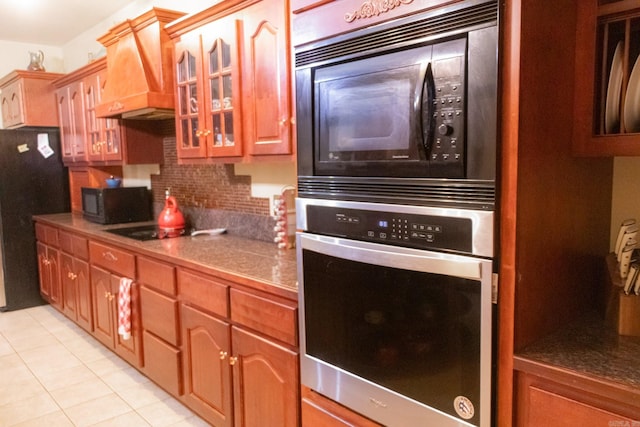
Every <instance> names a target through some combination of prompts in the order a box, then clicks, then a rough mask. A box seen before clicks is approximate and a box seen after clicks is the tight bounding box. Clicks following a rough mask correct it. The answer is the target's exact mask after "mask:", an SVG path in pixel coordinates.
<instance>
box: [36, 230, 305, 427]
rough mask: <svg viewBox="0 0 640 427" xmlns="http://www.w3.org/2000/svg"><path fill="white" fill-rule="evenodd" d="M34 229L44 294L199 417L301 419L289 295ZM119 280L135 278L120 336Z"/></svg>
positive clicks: (294, 422)
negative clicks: (127, 323)
mask: <svg viewBox="0 0 640 427" xmlns="http://www.w3.org/2000/svg"><path fill="white" fill-rule="evenodd" d="M36 230H37V239H38V242H37V249H38V259H39V265H40V281H41V288H42V294H43V296H45V298H47V300H48V301H49V302H51V303H52V304H54V306H55V307H56V308H57V309H58V310H60V311H61V312H63V313H64V314H65V315H66V316H67V317H69V318H70V319H72V320H74V321H75V322H77V323H78V324H79V325H81V326H82V327H83V328H85V329H86V330H87V331H89V332H91V334H92V335H93V336H94V337H95V338H96V339H97V340H98V341H100V342H101V343H102V344H104V345H105V346H107V347H108V348H110V349H111V350H113V351H114V352H115V353H116V354H118V355H119V356H120V357H121V358H122V359H124V360H126V361H127V362H129V363H130V364H131V365H132V366H134V367H135V368H136V369H138V370H139V371H141V372H142V373H143V374H145V375H146V376H147V377H149V378H150V379H151V380H152V381H154V382H155V383H156V384H158V385H159V386H160V387H162V388H164V389H165V390H166V391H167V392H169V393H170V394H172V395H173V396H174V397H176V398H177V399H179V400H180V401H181V402H183V403H184V404H185V405H186V406H188V407H189V408H190V409H192V410H193V411H194V412H195V413H197V414H199V415H200V416H201V417H202V418H203V419H204V420H206V421H207V422H209V423H210V424H212V425H213V426H215V427H235V426H238V427H240V426H242V427H298V426H300V403H299V402H300V389H299V384H300V381H299V370H300V368H299V357H298V332H297V303H296V301H295V300H291V299H287V298H284V297H281V296H275V295H271V294H269V293H267V292H265V291H261V290H255V289H252V288H250V287H247V286H246V285H241V284H239V283H235V282H233V281H229V280H223V279H219V278H217V277H214V276H212V275H209V274H206V273H203V272H201V271H192V270H190V269H187V268H185V267H182V266H176V265H173V264H171V263H170V259H167V258H163V259H162V260H158V259H155V258H152V257H149V256H147V255H143V254H140V253H137V252H135V248H133V249H131V250H129V249H124V248H123V247H120V246H115V245H112V244H110V243H105V242H103V241H101V240H94V239H92V238H91V237H90V236H89V237H83V236H82V235H80V234H79V233H76V232H74V231H71V230H67V229H60V230H59V229H57V228H55V227H51V226H49V225H42V224H36ZM58 233H59V236H60V239H59V242H58ZM127 248H128V246H127ZM121 278H131V279H133V280H134V282H133V284H132V286H131V337H130V338H129V339H127V340H125V339H123V338H122V337H121V336H120V335H119V334H118V293H119V292H120V283H121Z"/></svg>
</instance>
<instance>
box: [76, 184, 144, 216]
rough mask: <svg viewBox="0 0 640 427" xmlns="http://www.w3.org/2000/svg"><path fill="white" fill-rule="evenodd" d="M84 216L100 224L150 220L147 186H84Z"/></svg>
mask: <svg viewBox="0 0 640 427" xmlns="http://www.w3.org/2000/svg"><path fill="white" fill-rule="evenodd" d="M81 191H82V216H83V217H84V218H85V219H87V220H89V221H91V222H97V223H99V224H119V223H126V222H137V221H148V220H150V219H151V218H152V215H151V212H152V209H151V198H150V195H149V190H148V189H147V187H117V188H92V187H82V189H81Z"/></svg>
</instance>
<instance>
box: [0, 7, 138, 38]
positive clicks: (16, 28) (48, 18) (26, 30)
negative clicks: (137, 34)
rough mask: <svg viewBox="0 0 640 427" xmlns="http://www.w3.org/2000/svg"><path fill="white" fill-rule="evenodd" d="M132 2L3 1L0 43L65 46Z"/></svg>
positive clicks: (0, 12) (0, 9)
mask: <svg viewBox="0 0 640 427" xmlns="http://www.w3.org/2000/svg"><path fill="white" fill-rule="evenodd" d="M130 3H131V0H106V1H87V0H0V17H2V18H1V20H0V21H1V25H0V40H5V41H11V42H20V43H30V44H41V45H49V46H62V45H64V44H66V43H67V42H69V41H70V40H72V39H73V38H75V37H77V36H78V35H80V34H82V33H83V32H85V31H86V30H88V29H90V28H91V27H93V26H95V25H97V24H99V23H100V22H101V21H103V20H105V19H107V18H108V17H109V16H111V15H112V14H113V13H115V12H117V11H118V10H120V9H122V8H123V7H125V6H126V5H127V4H130Z"/></svg>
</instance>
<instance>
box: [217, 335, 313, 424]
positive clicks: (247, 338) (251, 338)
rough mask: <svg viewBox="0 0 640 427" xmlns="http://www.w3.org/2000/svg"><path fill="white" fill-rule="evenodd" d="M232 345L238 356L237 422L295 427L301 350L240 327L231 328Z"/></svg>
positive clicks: (236, 363)
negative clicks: (299, 351) (295, 349)
mask: <svg viewBox="0 0 640 427" xmlns="http://www.w3.org/2000/svg"><path fill="white" fill-rule="evenodd" d="M231 346H232V348H233V354H234V356H233V357H235V358H237V361H236V362H235V364H234V371H233V383H234V390H233V393H234V394H233V399H234V400H233V402H234V415H235V425H236V426H248V427H296V426H297V425H298V424H299V423H298V418H299V408H298V404H297V402H299V401H300V393H299V388H300V385H299V375H298V365H299V362H298V353H297V352H295V351H292V350H291V349H289V348H286V347H284V346H282V345H279V344H277V343H276V342H274V341H272V340H269V339H266V338H264V337H261V336H259V335H257V334H254V333H251V332H249V331H246V330H244V329H242V328H240V327H233V328H232V344H231ZM233 360H234V359H232V360H230V362H231V361H233ZM293 402H295V404H294V403H293Z"/></svg>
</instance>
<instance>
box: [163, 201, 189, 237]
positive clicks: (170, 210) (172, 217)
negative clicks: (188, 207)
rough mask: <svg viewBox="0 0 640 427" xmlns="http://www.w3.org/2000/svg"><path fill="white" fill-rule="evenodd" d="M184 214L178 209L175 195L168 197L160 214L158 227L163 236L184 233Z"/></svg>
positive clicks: (174, 235) (175, 235)
mask: <svg viewBox="0 0 640 427" xmlns="http://www.w3.org/2000/svg"><path fill="white" fill-rule="evenodd" d="M184 224H185V222H184V216H183V215H182V212H180V210H179V209H178V202H176V198H175V197H173V196H169V197H167V198H166V200H165V202H164V209H163V210H162V212H160V216H158V227H159V228H160V234H161V237H177V236H181V235H182V234H184Z"/></svg>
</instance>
